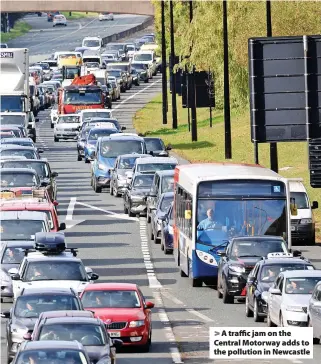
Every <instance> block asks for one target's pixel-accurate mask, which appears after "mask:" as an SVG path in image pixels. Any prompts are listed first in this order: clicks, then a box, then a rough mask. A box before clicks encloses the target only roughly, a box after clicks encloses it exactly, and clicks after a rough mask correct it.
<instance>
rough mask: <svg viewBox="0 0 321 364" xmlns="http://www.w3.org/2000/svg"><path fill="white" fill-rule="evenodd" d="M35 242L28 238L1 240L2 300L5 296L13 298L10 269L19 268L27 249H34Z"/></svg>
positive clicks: (0, 271)
mask: <svg viewBox="0 0 321 364" xmlns="http://www.w3.org/2000/svg"><path fill="white" fill-rule="evenodd" d="M33 246H34V244H33V242H31V241H28V240H27V241H26V240H12V241H3V240H2V242H1V251H0V261H1V269H0V273H1V302H3V299H4V298H10V299H11V298H12V297H13V291H12V280H11V277H10V275H9V273H8V272H9V269H11V268H19V266H20V263H21V261H22V259H23V258H24V256H25V249H32V248H33Z"/></svg>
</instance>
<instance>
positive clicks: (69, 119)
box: [58, 116, 79, 124]
mask: <svg viewBox="0 0 321 364" xmlns="http://www.w3.org/2000/svg"><path fill="white" fill-rule="evenodd" d="M64 123H70V124H72V123H79V116H59V120H58V124H64Z"/></svg>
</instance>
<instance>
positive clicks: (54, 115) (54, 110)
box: [50, 105, 58, 129]
mask: <svg viewBox="0 0 321 364" xmlns="http://www.w3.org/2000/svg"><path fill="white" fill-rule="evenodd" d="M50 119H51V123H50V126H51V129H53V128H54V127H55V124H56V123H57V121H58V106H57V105H54V106H53V107H52V109H51V111H50Z"/></svg>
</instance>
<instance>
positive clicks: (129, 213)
mask: <svg viewBox="0 0 321 364" xmlns="http://www.w3.org/2000/svg"><path fill="white" fill-rule="evenodd" d="M128 216H129V217H135V214H134V213H133V212H132V211H131V206H129V209H128Z"/></svg>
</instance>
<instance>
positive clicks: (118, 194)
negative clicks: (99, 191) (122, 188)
mask: <svg viewBox="0 0 321 364" xmlns="http://www.w3.org/2000/svg"><path fill="white" fill-rule="evenodd" d="M114 196H115V197H120V193H119V192H118V191H117V188H116V187H114Z"/></svg>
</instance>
